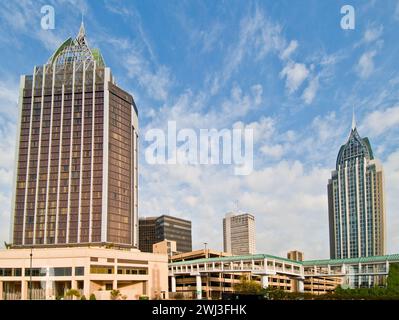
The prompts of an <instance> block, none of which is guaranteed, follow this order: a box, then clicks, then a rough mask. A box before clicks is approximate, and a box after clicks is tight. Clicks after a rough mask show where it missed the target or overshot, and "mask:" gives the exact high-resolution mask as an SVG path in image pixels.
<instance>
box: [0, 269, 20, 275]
mask: <svg viewBox="0 0 399 320" xmlns="http://www.w3.org/2000/svg"><path fill="white" fill-rule="evenodd" d="M21 271H22V269H21V268H0V277H20V276H21V274H22V272H21Z"/></svg>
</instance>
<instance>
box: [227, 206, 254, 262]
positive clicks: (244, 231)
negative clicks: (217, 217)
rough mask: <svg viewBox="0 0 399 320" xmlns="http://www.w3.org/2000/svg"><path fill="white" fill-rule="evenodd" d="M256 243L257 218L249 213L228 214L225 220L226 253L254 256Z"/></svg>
mask: <svg viewBox="0 0 399 320" xmlns="http://www.w3.org/2000/svg"><path fill="white" fill-rule="evenodd" d="M255 243H256V234H255V217H254V216H253V215H251V214H249V213H242V214H238V213H233V212H230V213H228V214H226V217H225V218H224V219H223V248H224V251H225V252H229V253H231V254H233V255H248V254H254V253H255V250H256V248H255V247H256V245H255Z"/></svg>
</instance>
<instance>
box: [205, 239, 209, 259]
mask: <svg viewBox="0 0 399 320" xmlns="http://www.w3.org/2000/svg"><path fill="white" fill-rule="evenodd" d="M207 244H208V242H204V247H205V249H204V253H205V259H206V258H208V254H207V252H206V246H207Z"/></svg>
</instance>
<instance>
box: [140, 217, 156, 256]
mask: <svg viewBox="0 0 399 320" xmlns="http://www.w3.org/2000/svg"><path fill="white" fill-rule="evenodd" d="M156 220H157V218H156V217H140V218H139V249H140V251H143V252H152V248H153V245H154V244H155V243H157V239H156V238H155V222H156Z"/></svg>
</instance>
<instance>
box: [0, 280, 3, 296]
mask: <svg viewBox="0 0 399 320" xmlns="http://www.w3.org/2000/svg"><path fill="white" fill-rule="evenodd" d="M0 300H3V281H0Z"/></svg>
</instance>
